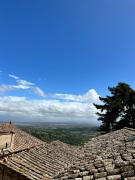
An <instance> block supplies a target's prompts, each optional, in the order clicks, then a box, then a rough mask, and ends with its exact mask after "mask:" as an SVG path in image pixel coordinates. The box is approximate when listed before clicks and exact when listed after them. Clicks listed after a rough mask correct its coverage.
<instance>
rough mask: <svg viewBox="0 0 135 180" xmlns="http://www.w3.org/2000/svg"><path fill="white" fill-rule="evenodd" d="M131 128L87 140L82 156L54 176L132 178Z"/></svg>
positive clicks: (134, 160)
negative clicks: (79, 159) (78, 160)
mask: <svg viewBox="0 0 135 180" xmlns="http://www.w3.org/2000/svg"><path fill="white" fill-rule="evenodd" d="M134 135H135V130H133V129H129V128H124V129H122V130H119V131H115V132H112V133H108V134H106V135H102V136H99V137H96V138H93V139H92V140H91V141H89V142H88V143H87V144H86V145H85V146H84V147H83V148H82V151H83V153H84V158H83V159H82V160H81V161H80V162H79V163H75V164H73V165H71V166H70V168H67V169H65V170H64V171H63V172H61V173H59V175H58V176H57V177H56V179H61V180H62V179H75V180H98V179H99V180H117V179H121V180H135V140H132V141H128V139H129V137H132V136H134Z"/></svg>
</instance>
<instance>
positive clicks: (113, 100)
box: [94, 82, 135, 132]
mask: <svg viewBox="0 0 135 180" xmlns="http://www.w3.org/2000/svg"><path fill="white" fill-rule="evenodd" d="M108 90H109V92H110V95H108V96H106V97H100V100H101V104H94V105H95V107H96V108H97V110H98V111H97V115H98V120H99V121H101V122H102V124H101V126H100V130H101V131H105V132H109V131H111V130H117V129H121V128H123V127H130V128H135V90H134V89H132V88H131V87H130V85H128V84H126V83H121V82H120V83H118V85H117V86H115V87H109V88H108Z"/></svg>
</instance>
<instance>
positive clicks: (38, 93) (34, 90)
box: [33, 87, 46, 97]
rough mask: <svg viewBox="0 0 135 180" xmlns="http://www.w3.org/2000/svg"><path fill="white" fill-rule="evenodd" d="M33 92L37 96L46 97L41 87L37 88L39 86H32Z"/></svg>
mask: <svg viewBox="0 0 135 180" xmlns="http://www.w3.org/2000/svg"><path fill="white" fill-rule="evenodd" d="M33 92H34V93H35V94H37V95H38V96H41V97H46V95H45V93H44V91H43V90H42V89H41V88H39V87H34V88H33Z"/></svg>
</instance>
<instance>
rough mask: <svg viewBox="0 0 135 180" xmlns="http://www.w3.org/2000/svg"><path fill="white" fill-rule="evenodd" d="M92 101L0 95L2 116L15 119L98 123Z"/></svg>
mask: <svg viewBox="0 0 135 180" xmlns="http://www.w3.org/2000/svg"><path fill="white" fill-rule="evenodd" d="M95 111H96V109H95V107H94V106H93V104H92V103H90V104H89V103H85V104H84V103H80V102H61V101H59V100H45V99H42V100H28V99H26V98H25V97H15V96H14V97H13V96H4V97H0V117H5V118H6V119H9V118H12V119H14V120H22V119H23V120H24V121H25V120H37V121H39V120H41V121H47V120H48V121H58V120H59V121H69V120H71V121H77V122H79V121H86V122H90V123H92V124H94V123H95V124H96V123H97V121H96V118H97V117H96V115H95Z"/></svg>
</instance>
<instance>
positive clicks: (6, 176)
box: [0, 164, 28, 180]
mask: <svg viewBox="0 0 135 180" xmlns="http://www.w3.org/2000/svg"><path fill="white" fill-rule="evenodd" d="M0 180H28V178H27V177H25V176H23V175H22V174H20V173H18V172H16V171H14V170H12V169H10V168H8V167H6V166H5V165H3V164H0Z"/></svg>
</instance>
